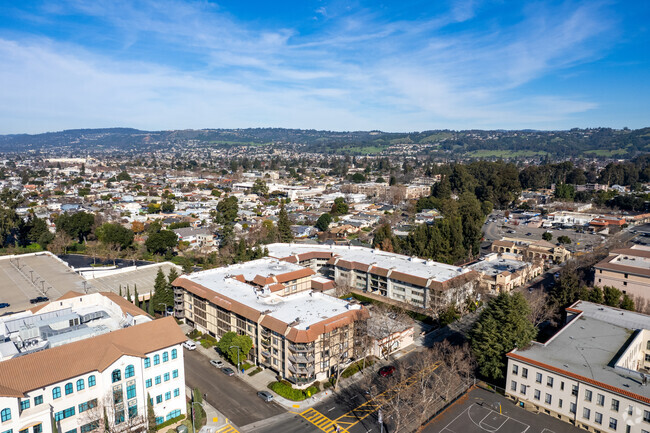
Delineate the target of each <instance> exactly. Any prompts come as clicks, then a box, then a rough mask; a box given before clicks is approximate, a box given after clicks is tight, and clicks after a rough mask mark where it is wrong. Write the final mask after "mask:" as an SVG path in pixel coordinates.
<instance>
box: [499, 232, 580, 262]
mask: <svg viewBox="0 0 650 433" xmlns="http://www.w3.org/2000/svg"><path fill="white" fill-rule="evenodd" d="M490 249H491V251H492V252H494V253H513V254H519V255H521V256H522V257H523V258H524V259H525V260H530V261H533V260H537V259H541V260H544V261H547V262H554V263H562V262H564V261H566V260H568V259H570V258H571V252H570V251H569V250H567V249H566V248H564V247H562V246H559V245H553V244H552V243H550V242H546V241H539V240H529V239H513V238H504V239H501V240H498V241H494V242H492V246H491V247H490Z"/></svg>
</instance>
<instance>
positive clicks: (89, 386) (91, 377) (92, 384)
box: [88, 374, 96, 388]
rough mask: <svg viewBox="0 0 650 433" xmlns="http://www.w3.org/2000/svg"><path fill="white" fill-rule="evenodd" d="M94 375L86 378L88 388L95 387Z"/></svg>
mask: <svg viewBox="0 0 650 433" xmlns="http://www.w3.org/2000/svg"><path fill="white" fill-rule="evenodd" d="M95 384H96V382H95V375H94V374H93V375H91V376H88V388H91V387H93V386H95Z"/></svg>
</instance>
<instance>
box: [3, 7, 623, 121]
mask: <svg viewBox="0 0 650 433" xmlns="http://www.w3.org/2000/svg"><path fill="white" fill-rule="evenodd" d="M481 7H482V5H481V4H477V2H475V1H466V2H454V3H453V7H451V8H449V9H448V10H446V11H443V12H440V13H437V14H435V16H423V17H417V18H412V19H399V20H394V19H392V18H391V17H390V16H388V15H386V14H382V13H380V11H378V10H372V9H368V8H361V7H359V8H355V9H354V10H352V11H347V12H339V13H332V14H331V15H330V14H329V7H328V5H327V4H324V5H323V6H321V7H319V8H317V9H316V10H315V13H317V14H319V15H320V16H322V17H327V25H326V26H323V27H317V28H315V29H313V30H312V31H309V32H305V31H304V30H302V31H301V30H300V29H297V28H289V27H278V26H277V25H276V26H269V25H264V24H263V23H254V24H253V23H248V22H245V21H242V20H240V19H238V18H237V17H235V16H233V15H231V14H229V13H228V12H225V11H223V10H221V9H220V8H219V7H218V6H214V5H213V4H210V3H207V2H182V1H178V0H161V1H153V0H145V1H142V2H137V3H134V2H130V1H123V0H122V1H111V0H96V1H93V2H86V1H81V0H69V1H67V2H57V3H47V4H46V6H45V7H44V9H43V10H42V11H41V12H40V15H39V16H44V17H46V18H49V19H51V20H55V21H56V20H57V19H63V18H64V17H69V16H71V15H75V14H77V15H83V16H86V17H89V18H92V20H94V21H97V22H101V23H102V24H101V26H102V31H103V32H104V33H105V34H102V35H93V34H91V32H92V30H93V28H88V29H85V31H86V32H88V33H87V34H81V35H79V38H78V40H76V41H74V42H71V41H58V40H56V39H54V37H50V38H43V37H38V38H36V37H33V36H31V35H22V37H13V38H8V37H5V39H2V40H0V59H2V60H0V80H2V81H1V82H3V83H11V85H10V86H7V87H8V88H7V89H6V91H3V95H2V97H0V114H1V115H2V119H3V120H0V130H2V131H4V132H20V131H24V130H29V131H40V130H44V129H60V128H61V127H90V126H114V125H125V126H135V127H140V128H145V129H159V128H189V127H192V128H203V127H246V126H287V127H304V128H324V129H371V128H379V129H384V130H416V129H419V130H423V129H430V128H447V127H449V128H467V127H474V126H476V127H479V126H480V127H498V128H508V127H530V128H535V127H553V125H564V126H566V125H567V124H568V123H570V121H571V119H572V118H573V117H572V116H574V115H576V114H580V113H584V112H585V111H588V110H593V109H594V108H596V107H597V106H598V104H597V102H596V101H593V100H589V98H587V97H584V96H581V95H580V94H577V93H576V94H575V95H573V96H572V95H565V94H558V92H555V91H554V90H553V89H541V90H540V89H531V88H529V87H531V86H532V85H533V84H534V83H535V81H536V80H539V79H541V78H544V77H545V76H548V75H549V74H555V73H558V72H561V71H566V70H568V69H569V68H571V67H574V66H576V65H580V64H582V63H584V62H589V61H592V60H594V59H598V58H599V56H602V55H603V50H605V49H606V48H607V47H608V44H611V42H610V40H609V39H608V38H607V35H611V34H612V32H615V30H616V22H615V21H614V20H613V19H612V18H611V16H610V15H609V14H608V12H607V11H608V9H607V5H606V4H601V3H596V2H585V3H575V4H574V3H564V4H561V5H559V6H555V7H550V6H547V5H546V4H545V3H536V4H529V5H528V6H526V7H525V8H523V9H522V10H521V17H520V18H519V19H518V20H516V21H513V22H500V21H499V20H498V19H497V18H494V19H492V21H493V22H492V23H482V22H481V21H480V20H482V19H484V17H482V16H481V10H482V9H481ZM477 20H478V21H479V24H481V25H476V26H463V25H461V26H460V27H458V26H459V25H460V24H462V23H467V22H474V21H477ZM457 27H458V28H457ZM86 37H87V38H88V39H89V40H90V41H91V42H92V43H91V42H88V43H83V42H82V41H83V40H84V38H86ZM102 38H109V39H111V40H112V41H113V42H114V47H113V48H107V46H110V44H106V43H105V41H103V40H102ZM134 53H135V54H137V56H136V55H135V54H134ZM177 59H181V60H177ZM524 88H525V90H526V91H525V92H523V90H524Z"/></svg>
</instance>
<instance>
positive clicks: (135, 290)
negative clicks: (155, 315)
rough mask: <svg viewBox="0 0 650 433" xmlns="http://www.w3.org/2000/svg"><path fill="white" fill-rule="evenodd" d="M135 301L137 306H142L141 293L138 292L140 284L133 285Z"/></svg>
mask: <svg viewBox="0 0 650 433" xmlns="http://www.w3.org/2000/svg"><path fill="white" fill-rule="evenodd" d="M133 301H134V303H135V306H136V307H138V308H140V295H139V294H138V285H137V284H134V285H133Z"/></svg>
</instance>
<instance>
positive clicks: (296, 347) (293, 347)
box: [289, 344, 314, 353]
mask: <svg viewBox="0 0 650 433" xmlns="http://www.w3.org/2000/svg"><path fill="white" fill-rule="evenodd" d="M289 350H290V351H292V352H306V353H311V352H313V351H314V346H313V345H311V344H289Z"/></svg>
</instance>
